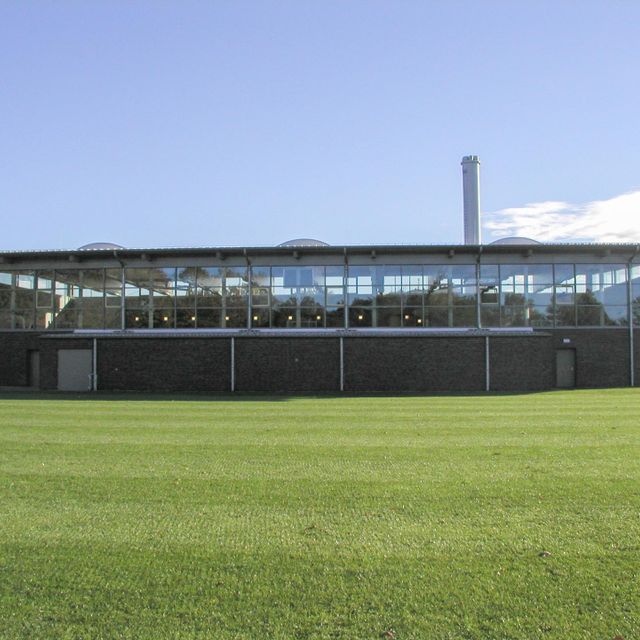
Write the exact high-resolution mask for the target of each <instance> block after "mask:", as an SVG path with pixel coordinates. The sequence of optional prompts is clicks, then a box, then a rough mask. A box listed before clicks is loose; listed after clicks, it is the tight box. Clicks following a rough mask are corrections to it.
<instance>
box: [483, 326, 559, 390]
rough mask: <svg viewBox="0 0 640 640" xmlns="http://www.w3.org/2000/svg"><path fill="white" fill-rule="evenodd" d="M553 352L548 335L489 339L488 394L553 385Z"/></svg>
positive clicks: (537, 388) (551, 342)
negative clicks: (489, 388) (489, 390)
mask: <svg viewBox="0 0 640 640" xmlns="http://www.w3.org/2000/svg"><path fill="white" fill-rule="evenodd" d="M554 358H555V353H554V349H553V339H552V337H551V336H550V335H545V334H536V335H533V336H531V337H522V336H513V337H512V336H495V337H494V336H492V337H491V338H489V365H490V366H489V369H490V372H491V376H490V385H491V391H537V390H541V389H551V388H553V387H554V386H555V361H554Z"/></svg>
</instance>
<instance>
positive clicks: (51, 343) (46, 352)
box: [40, 337, 93, 389]
mask: <svg viewBox="0 0 640 640" xmlns="http://www.w3.org/2000/svg"><path fill="white" fill-rule="evenodd" d="M91 348H93V342H92V341H91V340H87V339H86V338H71V339H57V340H56V339H55V338H48V337H43V338H42V339H41V340H40V388H41V389H57V388H58V350H59V349H91Z"/></svg>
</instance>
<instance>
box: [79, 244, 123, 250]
mask: <svg viewBox="0 0 640 640" xmlns="http://www.w3.org/2000/svg"><path fill="white" fill-rule="evenodd" d="M97 249H124V247H123V246H122V245H120V244H115V243H114V242H90V243H89V244H83V245H82V246H81V247H78V251H95V250H97Z"/></svg>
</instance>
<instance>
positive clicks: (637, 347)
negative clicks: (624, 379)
mask: <svg viewBox="0 0 640 640" xmlns="http://www.w3.org/2000/svg"><path fill="white" fill-rule="evenodd" d="M633 354H634V364H635V367H634V369H635V376H634V378H635V379H634V385H635V386H636V387H640V329H637V330H635V331H634V332H633Z"/></svg>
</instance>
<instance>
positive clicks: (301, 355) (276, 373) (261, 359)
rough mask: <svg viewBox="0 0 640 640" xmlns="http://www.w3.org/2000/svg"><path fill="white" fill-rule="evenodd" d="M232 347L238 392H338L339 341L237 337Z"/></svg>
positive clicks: (330, 339)
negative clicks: (233, 347)
mask: <svg viewBox="0 0 640 640" xmlns="http://www.w3.org/2000/svg"><path fill="white" fill-rule="evenodd" d="M235 344H236V347H235V351H236V353H235V355H236V390H237V391H255V392H259V393H328V392H329V393H330V392H338V391H339V390H340V341H339V339H338V338H295V337H286V338H285V337H283V338H237V339H236V342H235Z"/></svg>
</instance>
